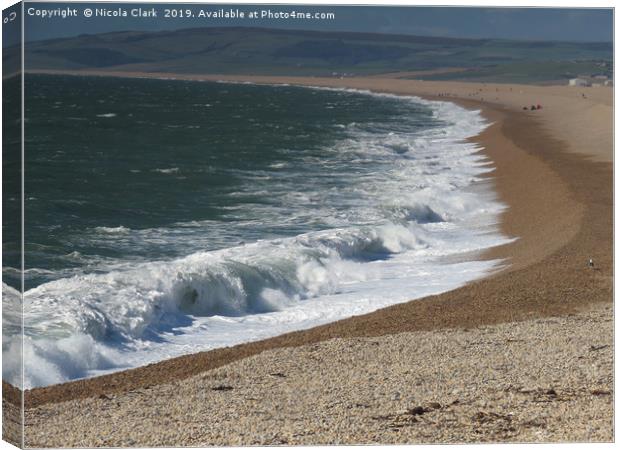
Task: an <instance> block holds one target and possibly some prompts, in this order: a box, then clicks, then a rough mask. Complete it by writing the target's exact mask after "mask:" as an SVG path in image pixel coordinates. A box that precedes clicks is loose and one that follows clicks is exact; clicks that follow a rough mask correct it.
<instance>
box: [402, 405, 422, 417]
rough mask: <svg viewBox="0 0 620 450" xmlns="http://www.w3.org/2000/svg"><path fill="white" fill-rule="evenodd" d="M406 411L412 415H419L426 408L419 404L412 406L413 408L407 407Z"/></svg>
mask: <svg viewBox="0 0 620 450" xmlns="http://www.w3.org/2000/svg"><path fill="white" fill-rule="evenodd" d="M407 412H408V413H409V414H411V415H412V416H421V415H422V414H424V413H425V412H426V410H425V409H424V408H423V407H421V406H414V407H413V408H409V409H408V410H407Z"/></svg>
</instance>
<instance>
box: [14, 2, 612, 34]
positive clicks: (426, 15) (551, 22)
mask: <svg viewBox="0 0 620 450" xmlns="http://www.w3.org/2000/svg"><path fill="white" fill-rule="evenodd" d="M119 6H122V7H123V8H124V9H128V10H130V9H131V8H134V7H142V8H143V9H148V8H150V7H153V6H154V7H156V8H157V10H158V12H159V17H157V18H132V17H127V18H107V17H106V18H101V17H100V18H97V17H91V18H85V17H84V13H83V12H84V9H85V8H91V9H95V8H107V9H117V8H118V7H119ZM30 7H34V8H37V9H39V10H42V9H50V10H53V9H58V8H65V7H69V8H76V9H77V10H78V17H69V18H65V19H62V18H51V19H42V18H40V17H38V16H29V15H28V14H26V21H25V27H26V40H40V39H49V38H57V37H67V36H75V35H78V34H83V33H101V32H108V31H122V30H170V29H178V28H189V27H200V26H260V27H276V28H290V29H312V30H338V31H364V32H376V33H402V34H413V35H425V36H447V37H468V38H505V39H527V40H559V41H611V40H612V39H613V14H612V10H611V9H560V8H553V9H548V8H463V7H443V8H442V7H432V8H431V7H414V6H412V7H402V6H399V7H383V6H382V7H374V6H324V5H318V6H316V7H309V6H304V7H300V6H267V5H255V6H245V7H242V6H239V5H233V6H229V5H196V4H191V5H183V4H179V3H174V4H161V3H160V4H148V3H141V4H133V5H132V4H127V3H125V4H113V3H105V4H102V3H99V4H93V3H26V9H28V8H30ZM166 7H173V8H191V9H192V10H194V12H196V11H197V10H199V9H201V8H202V9H204V10H208V11H214V10H218V9H220V8H224V9H225V10H228V9H230V8H233V9H240V10H244V11H246V12H249V11H252V10H256V9H270V10H272V11H292V10H295V11H312V12H316V11H319V12H333V13H334V14H335V20H329V21H316V20H313V21H300V20H284V21H283V20H268V19H258V20H252V21H249V20H247V18H246V19H244V20H215V19H204V18H187V19H166V18H163V17H161V15H162V14H163V9H164V8H166Z"/></svg>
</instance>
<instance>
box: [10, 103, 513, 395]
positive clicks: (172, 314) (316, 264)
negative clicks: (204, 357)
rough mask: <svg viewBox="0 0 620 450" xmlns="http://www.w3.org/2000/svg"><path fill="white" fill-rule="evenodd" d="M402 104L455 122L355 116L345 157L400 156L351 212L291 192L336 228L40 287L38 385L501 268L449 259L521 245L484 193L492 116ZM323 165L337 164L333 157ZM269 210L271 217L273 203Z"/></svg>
mask: <svg viewBox="0 0 620 450" xmlns="http://www.w3.org/2000/svg"><path fill="white" fill-rule="evenodd" d="M366 94H368V95H371V94H370V93H366ZM372 95H383V94H372ZM402 101H412V102H417V103H422V104H424V105H427V106H428V107H430V108H431V109H432V110H433V114H434V115H435V116H436V118H437V119H438V120H440V121H442V122H443V124H444V126H442V127H436V128H432V129H429V130H427V131H425V132H424V133H417V134H408V133H407V132H403V133H394V132H391V133H386V134H381V133H372V132H367V131H364V130H363V129H361V128H358V127H357V125H356V124H350V125H348V126H347V130H348V131H347V132H348V133H350V134H349V135H348V136H349V137H348V138H345V139H343V140H342V141H340V142H339V143H338V144H337V148H335V151H336V154H337V155H344V156H347V157H348V158H349V159H350V160H351V161H356V162H357V163H358V164H362V165H363V164H365V163H366V162H375V161H377V160H378V159H379V160H385V161H391V162H392V163H391V164H390V165H389V167H388V166H386V171H385V172H384V173H369V174H367V175H365V177H366V178H365V179H364V180H362V181H363V183H361V184H360V183H351V184H345V186H344V187H342V188H340V190H339V191H338V192H337V194H338V200H339V201H340V202H342V204H343V205H344V206H346V207H347V208H345V210H344V212H343V211H342V210H341V211H339V212H338V211H337V212H336V213H337V214H334V211H332V210H331V209H329V207H328V204H329V202H328V201H326V200H329V196H330V195H335V194H334V193H333V192H332V191H331V190H325V189H322V188H321V186H320V184H317V189H316V190H314V191H305V192H285V193H282V195H284V196H289V197H287V198H286V200H287V202H285V203H287V204H290V205H294V207H292V208H291V217H290V219H289V220H290V221H291V222H290V223H294V222H295V221H296V220H298V219H299V220H302V219H303V220H307V218H305V217H302V216H303V215H304V214H309V213H308V211H307V208H306V206H305V205H314V206H313V207H314V208H315V209H313V210H312V212H311V213H310V214H316V215H317V216H319V217H322V220H323V221H324V222H325V223H327V222H328V221H331V222H330V226H331V228H330V229H327V230H323V231H313V232H306V233H303V234H300V235H298V236H294V237H288V238H279V239H266V240H260V239H258V240H256V241H255V242H250V243H240V244H238V245H236V246H229V247H228V248H221V249H219V250H212V251H208V250H205V251H200V252H195V253H192V254H190V255H189V256H186V257H182V258H177V259H173V260H168V261H147V262H142V263H132V264H122V263H118V264H116V265H115V264H114V263H110V264H107V266H106V271H105V272H104V273H101V271H99V272H98V273H91V274H78V275H74V276H71V277H67V278H62V279H58V280H55V281H51V282H48V283H44V284H41V285H39V286H37V287H35V288H33V289H30V290H29V291H27V292H26V294H25V299H26V306H27V307H26V309H25V321H26V323H27V324H28V329H27V332H26V338H25V341H24V355H25V357H26V373H25V385H26V387H32V386H40V385H47V384H52V383H58V382H62V381H65V380H69V379H75V378H81V377H88V376H93V375H97V374H101V373H105V372H109V371H114V370H120V369H123V368H127V367H135V366H138V365H143V364H147V363H150V362H154V361H158V360H161V359H165V358H170V357H173V356H177V355H181V354H185V353H191V352H196V351H200V350H206V349H211V348H216V347H220V346H225V345H233V344H236V343H240V342H244V341H249V340H254V339H260V338H264V337H268V336H273V335H277V334H281V333H284V332H287V331H291V330H296V329H303V328H308V327H311V326H315V325H318V324H322V323H326V322H330V321H334V320H338V319H341V318H343V317H348V316H352V315H357V314H362V313H366V312H370V311H373V310H376V309H378V308H381V307H384V306H387V305H390V304H394V303H398V302H403V301H407V300H410V299H413V298H419V297H423V296H427V295H430V294H436V293H439V292H442V291H446V290H449V289H453V288H456V287H458V286H461V285H463V284H464V283H466V282H468V281H471V280H473V279H475V278H479V277H481V276H484V275H485V274H487V273H488V272H489V271H490V270H493V269H495V268H497V266H498V262H497V261H470V262H460V263H446V262H445V257H447V256H451V255H457V254H464V253H469V252H473V251H479V250H483V249H485V248H488V247H490V246H494V245H500V244H503V243H506V242H507V241H508V240H507V239H506V238H505V237H503V236H502V235H500V234H499V232H498V231H497V229H496V227H495V225H496V222H497V217H498V215H499V213H500V212H501V211H502V210H503V208H504V206H503V205H502V204H500V203H499V202H497V200H496V199H495V196H494V194H493V193H492V192H491V191H489V190H488V189H487V188H485V187H484V186H481V187H479V188H477V189H475V190H474V189H472V186H473V185H474V184H476V182H477V181H479V180H480V179H481V175H483V174H485V173H488V172H489V171H491V170H492V167H491V166H489V162H488V160H486V159H485V157H484V156H483V155H481V154H480V153H478V151H479V148H478V147H477V146H476V145H475V144H473V143H469V142H465V141H464V139H466V138H467V137H470V136H473V135H475V134H477V133H479V132H480V131H481V130H482V129H484V127H485V126H486V124H485V123H484V121H483V119H482V118H481V116H480V115H479V114H478V113H477V112H472V111H467V110H465V109H463V108H460V107H458V106H456V105H454V104H451V103H442V102H429V101H424V100H420V99H415V98H411V99H408V98H404V99H402ZM321 163H322V164H324V165H325V167H326V169H327V168H328V167H329V164H331V163H332V162H330V161H322V162H321ZM173 169H176V168H172V169H157V170H158V171H165V170H168V171H170V170H173ZM272 169H280V167H279V166H278V165H277V164H275V165H274V166H273V167H272ZM177 170H178V169H177ZM276 172H277V170H276ZM164 173H169V172H164ZM254 176H255V177H256V181H257V182H258V181H265V180H269V182H270V183H272V182H273V183H277V182H278V180H277V178H275V179H271V177H272V175H270V174H269V173H256V174H254ZM343 176H344V177H345V178H346V176H351V177H353V176H354V174H351V175H346V174H345V175H343ZM352 180H353V178H352ZM317 183H318V181H317ZM262 207H263V210H262V211H263V214H264V216H263V218H262V219H261V220H262V221H264V220H266V218H267V217H269V206H267V205H262ZM274 208H275V207H274ZM231 213H234V211H231ZM274 214H275V213H274ZM343 214H344V216H342V217H339V216H338V215H343ZM274 217H281V216H278V215H277V214H276V215H274ZM177 225H178V224H177ZM212 225H213V224H211V223H203V222H191V223H188V224H187V226H184V227H177V228H176V229H175V231H174V236H175V239H177V240H180V241H182V239H183V236H184V235H183V234H182V233H181V232H179V230H185V231H183V232H186V233H188V234H187V239H188V240H189V239H194V240H195V238H196V234H193V233H195V230H199V231H200V230H204V228H203V227H209V226H212ZM284 225H288V224H284ZM246 226H248V227H252V226H253V224H252V220H248V221H247V223H246ZM95 231H96V232H97V233H100V234H102V235H103V236H107V237H106V239H111V238H114V236H116V235H122V236H123V239H124V240H126V241H127V242H129V244H131V243H132V242H136V241H132V239H133V240H143V241H144V240H148V239H161V238H162V236H165V233H166V232H167V231H166V230H130V229H127V228H124V227H115V228H106V227H98V228H96V229H95ZM202 234H205V233H202ZM102 239H103V237H102ZM206 248H208V246H206ZM15 342H16V341H15V339H12V338H11V337H10V336H8V337H7V339H6V340H5V341H3V352H4V353H5V355H7V356H9V357H10V356H11V354H12V353H11V352H16V351H17V350H18V349H19V348H20V346H19V345H17V344H16V343H15ZM7 356H5V358H6V357H7ZM3 373H4V376H5V379H9V380H13V379H14V378H15V377H16V374H17V373H18V371H17V369H16V368H15V367H11V366H7V367H3Z"/></svg>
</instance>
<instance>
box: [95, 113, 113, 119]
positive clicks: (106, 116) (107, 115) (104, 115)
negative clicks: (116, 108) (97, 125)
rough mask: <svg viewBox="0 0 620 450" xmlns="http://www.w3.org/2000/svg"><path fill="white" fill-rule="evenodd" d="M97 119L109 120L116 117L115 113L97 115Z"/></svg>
mask: <svg viewBox="0 0 620 450" xmlns="http://www.w3.org/2000/svg"><path fill="white" fill-rule="evenodd" d="M97 117H104V118H110V117H116V114H115V113H105V114H97Z"/></svg>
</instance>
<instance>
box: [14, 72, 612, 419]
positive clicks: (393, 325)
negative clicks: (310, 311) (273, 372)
mask: <svg viewBox="0 0 620 450" xmlns="http://www.w3.org/2000/svg"><path fill="white" fill-rule="evenodd" d="M39 73H41V72H39ZM46 73H51V72H46ZM53 73H55V74H60V72H53ZM62 74H69V73H64V72H63V73H62ZM71 74H75V75H98V76H122V77H153V78H162V77H168V78H176V79H187V80H190V79H191V80H209V81H218V80H225V81H237V82H243V81H251V82H256V83H261V82H262V83H269V84H282V83H287V84H291V85H292V84H303V85H317V86H330V87H349V88H355V89H369V90H372V91H373V92H386V93H394V94H405V95H415V96H420V97H424V98H427V99H431V100H446V101H454V102H456V103H459V104H461V105H463V106H465V107H468V108H476V109H481V111H482V113H483V115H484V116H485V117H486V118H487V119H488V120H489V121H491V122H492V123H493V124H492V125H491V126H490V127H489V128H487V129H486V130H485V131H484V132H483V133H482V134H481V135H479V136H478V137H476V138H475V139H474V140H475V141H476V142H479V143H480V144H481V145H482V146H483V147H484V148H485V153H486V154H487V155H488V156H489V158H490V159H491V160H492V161H493V164H494V166H495V167H496V170H495V172H493V174H492V176H491V177H490V178H489V182H490V183H493V185H494V187H495V189H496V191H497V193H498V195H499V196H500V199H501V200H502V201H504V202H505V203H507V204H508V205H509V206H510V208H509V209H508V210H507V211H506V212H505V213H504V214H503V216H502V224H501V226H502V231H503V232H504V233H505V234H507V235H508V236H512V237H518V238H519V239H518V240H517V241H516V242H515V243H513V244H509V245H507V246H504V247H500V248H497V249H493V250H491V251H490V252H489V254H488V257H492V258H508V262H509V263H510V267H509V268H508V269H507V270H504V271H501V272H499V273H497V274H495V275H492V276H490V277H488V278H485V279H483V280H480V281H476V282H473V283H471V284H469V285H467V286H464V287H462V288H459V289H456V290H454V291H450V292H446V293H444V294H440V295H437V296H433V297H428V298H425V299H421V300H415V301H413V302H409V303H405V304H401V305H395V306H392V307H388V308H385V309H383V310H379V311H376V312H374V313H370V314H367V315H363V316H358V317H353V318H350V319H345V320H341V321H338V322H335V323H331V324H327V325H324V326H320V327H317V328H313V329H310V330H306V331H299V332H294V333H289V334H285V335H282V336H278V337H275V338H270V339H267V340H264V341H260V342H253V343H248V344H242V345H239V346H235V347H231V348H223V349H216V350H212V351H209V352H203V353H198V354H195V355H188V356H183V357H180V358H175V359H173V360H167V361H163V362H160V363H156V364H153V365H150V366H146V367H141V368H137V369H132V370H128V371H124V372H117V373H113V374H110V375H106V376H102V377H98V378H91V379H87V380H79V381H75V382H69V383H65V384H61V385H57V386H50V387H46V388H37V389H33V390H31V391H27V392H26V408H27V409H29V408H30V409H31V408H36V407H37V406H39V405H43V404H46V403H54V402H60V401H66V400H68V399H76V398H86V397H93V396H98V395H103V394H109V393H114V392H126V391H128V390H134V389H139V388H141V387H144V386H152V385H157V384H161V383H169V382H173V381H179V380H181V379H184V378H186V377H189V376H191V375H194V374H198V373H201V372H203V371H205V370H210V369H213V368H216V367H221V366H223V365H226V364H229V363H231V362H233V361H238V360H241V359H244V358H246V357H248V356H251V355H256V354H259V353H261V352H263V351H265V350H269V349H275V348H281V347H296V346H303V345H307V344H311V343H316V342H321V341H324V340H326V339H331V338H333V337H359V336H381V335H386V334H395V333H402V332H413V331H418V330H441V329H444V328H470V327H476V326H480V325H490V324H497V323H505V322H515V321H522V320H527V319H530V318H533V317H548V316H558V315H560V316H562V315H566V314H569V313H574V312H576V311H579V310H581V309H583V308H586V307H588V305H590V304H596V303H600V302H606V303H607V302H610V301H611V300H612V295H611V286H612V273H613V272H612V258H613V255H612V234H613V230H612V210H613V204H612V166H611V164H610V163H609V161H610V160H611V151H612V147H611V135H612V124H611V116H610V114H611V111H612V110H611V99H607V95H609V97H611V90H607V89H604V88H600V89H599V88H590V89H586V92H588V94H596V95H597V96H599V97H600V100H599V99H598V97H597V98H596V99H589V100H587V101H582V99H581V95H579V94H580V93H581V92H582V91H583V89H578V88H568V87H563V86H562V87H552V88H539V87H535V86H518V85H489V84H486V83H485V84H481V83H453V82H445V83H444V82H421V81H411V80H394V79H381V78H374V77H373V78H350V79H327V78H313V77H310V78H294V77H249V76H239V77H232V76H228V77H227V76H219V75H210V76H192V75H175V74H146V73H123V72H105V71H99V72H92V71H89V72H76V73H71ZM571 89H572V90H571ZM596 91H598V92H596ZM533 103H540V104H542V105H543V109H542V110H541V111H540V112H539V111H535V112H529V111H528V112H525V111H523V110H522V107H523V106H527V105H528V104H533ZM608 116H609V117H608ZM601 118H602V119H601ZM573 122H575V123H583V124H585V125H584V126H588V124H589V123H596V124H597V125H596V126H597V128H598V129H599V130H600V131H601V133H599V134H598V135H597V136H595V137H593V136H591V135H586V136H580V135H579V134H583V133H580V132H579V130H578V129H576V130H570V128H571V124H572V123H573ZM562 127H565V128H566V129H565V130H564V131H562V130H563V128H562ZM572 128H576V127H572ZM571 133H573V134H572V135H571ZM591 149H594V152H592V151H591ZM567 150H569V151H567ZM587 154H589V156H584V155H587ZM586 217H587V218H588V220H584V218H586ZM590 257H593V258H594V260H595V261H596V263H597V269H598V270H597V271H588V270H587V267H586V265H585V262H586V260H587V258H590ZM6 391H7V390H6V389H5V399H6V398H7V397H6V395H7V393H6Z"/></svg>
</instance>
